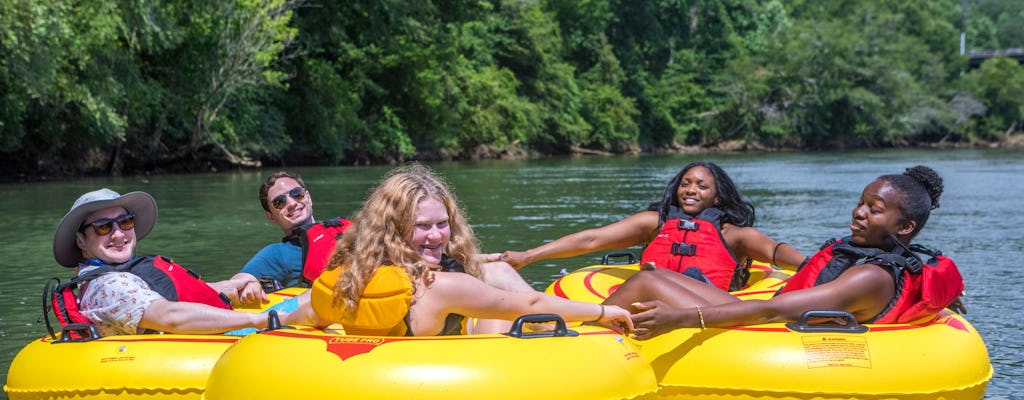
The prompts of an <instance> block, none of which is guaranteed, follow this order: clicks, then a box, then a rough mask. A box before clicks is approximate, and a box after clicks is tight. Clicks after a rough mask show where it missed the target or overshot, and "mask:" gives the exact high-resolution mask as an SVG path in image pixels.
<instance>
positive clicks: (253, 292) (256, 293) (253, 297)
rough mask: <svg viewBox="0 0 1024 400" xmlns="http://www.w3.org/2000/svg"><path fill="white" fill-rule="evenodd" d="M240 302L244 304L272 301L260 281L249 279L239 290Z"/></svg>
mask: <svg viewBox="0 0 1024 400" xmlns="http://www.w3.org/2000/svg"><path fill="white" fill-rule="evenodd" d="M238 302H239V303H240V304H242V305H250V304H253V305H255V304H266V303H269V302H270V298H269V297H267V293H266V292H264V291H263V285H261V284H260V282H259V281H247V282H245V284H244V286H242V288H241V290H239V291H238Z"/></svg>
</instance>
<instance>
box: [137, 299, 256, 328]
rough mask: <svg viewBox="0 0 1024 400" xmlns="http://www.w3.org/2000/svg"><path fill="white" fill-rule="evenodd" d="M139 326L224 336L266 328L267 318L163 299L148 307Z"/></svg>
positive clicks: (254, 314)
mask: <svg viewBox="0 0 1024 400" xmlns="http://www.w3.org/2000/svg"><path fill="white" fill-rule="evenodd" d="M139 326H140V327H142V328H146V329H152V330H156V331H160V332H168V333H190V334H204V333H222V332H227V331H232V330H235V329H241V328H257V329H262V328H265V327H266V326H267V315H266V314H259V313H244V312H238V311H231V310H225V309H222V308H216V307H212V306H208V305H206V304H200V303H188V302H179V301H168V300H165V299H159V300H155V301H153V303H152V304H150V306H149V307H148V308H146V311H145V312H144V313H143V314H142V320H141V321H140V322H139Z"/></svg>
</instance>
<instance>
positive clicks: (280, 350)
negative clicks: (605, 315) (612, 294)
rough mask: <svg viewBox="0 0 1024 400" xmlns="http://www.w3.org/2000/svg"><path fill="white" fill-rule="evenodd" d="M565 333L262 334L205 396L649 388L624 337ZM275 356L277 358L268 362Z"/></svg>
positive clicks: (454, 395)
mask: <svg viewBox="0 0 1024 400" xmlns="http://www.w3.org/2000/svg"><path fill="white" fill-rule="evenodd" d="M563 328H564V325H563ZM573 331H578V333H579V334H578V335H576V336H573V335H571V334H567V335H563V336H550V335H548V336H546V337H533V338H527V336H528V335H527V336H524V337H519V338H517V337H511V336H506V335H468V336H443V337H442V336H435V337H393V336H392V337H388V336H358V335H344V334H343V333H341V332H338V331H334V330H330V329H328V330H327V331H323V330H314V329H311V328H303V329H282V330H276V331H270V332H264V333H259V334H255V335H250V336H247V337H245V338H243V339H242V340H240V341H239V342H238V343H237V344H236V345H235V346H234V347H232V348H231V349H230V350H228V351H227V352H225V353H224V355H223V357H221V359H220V360H219V361H218V362H217V365H216V366H215V367H214V368H213V371H212V372H211V374H210V380H209V383H208V384H207V391H206V394H205V395H204V398H205V399H206V400H227V399H247V400H252V399H274V400H277V399H282V398H289V399H361V400H375V399H381V400H383V399H402V398H415V399H420V400H431V399H437V400H451V399H493V400H506V399H507V400H520V399H524V398H529V399H589V400H602V399H632V398H636V397H638V396H641V395H644V394H649V393H653V392H654V391H655V390H656V389H657V383H656V381H655V379H654V374H653V372H652V371H651V368H650V366H649V365H647V363H646V362H644V361H643V360H642V358H641V357H640V356H639V354H637V352H636V348H635V347H634V346H633V344H632V343H631V342H630V341H629V340H627V339H625V338H624V337H622V336H620V335H619V334H617V333H615V332H613V331H609V330H606V329H602V328H595V327H580V328H574V329H572V330H567V332H566V333H569V332H573ZM275 357H280V358H279V360H280V361H282V362H280V363H274V362H273V361H271V362H270V363H269V364H268V360H273V359H274V358H275ZM287 360H291V361H290V362H285V361H287Z"/></svg>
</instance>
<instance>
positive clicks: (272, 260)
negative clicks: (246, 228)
mask: <svg viewBox="0 0 1024 400" xmlns="http://www.w3.org/2000/svg"><path fill="white" fill-rule="evenodd" d="M241 272H245V273H247V274H251V275H252V276H255V277H256V279H276V280H277V281H278V282H281V285H284V287H292V286H298V285H299V282H300V279H301V278H302V248H301V247H299V246H296V245H294V244H291V243H290V242H278V243H273V244H269V245H267V247H264V248H263V249H261V250H260V251H259V253H256V255H255V256H252V259H251V260H249V262H247V263H245V266H244V267H242V271H241Z"/></svg>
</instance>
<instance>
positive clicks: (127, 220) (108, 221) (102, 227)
mask: <svg viewBox="0 0 1024 400" xmlns="http://www.w3.org/2000/svg"><path fill="white" fill-rule="evenodd" d="M114 224H117V227H118V228H121V230H122V231H130V230H132V229H135V216H134V215H132V214H121V215H118V216H116V217H114V218H103V219H98V220H95V221H92V222H90V223H87V224H82V227H81V228H78V232H80V233H85V228H88V227H90V226H91V227H92V230H93V231H94V232H96V234H97V235H100V236H107V235H109V234H110V233H111V232H113V231H114Z"/></svg>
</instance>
